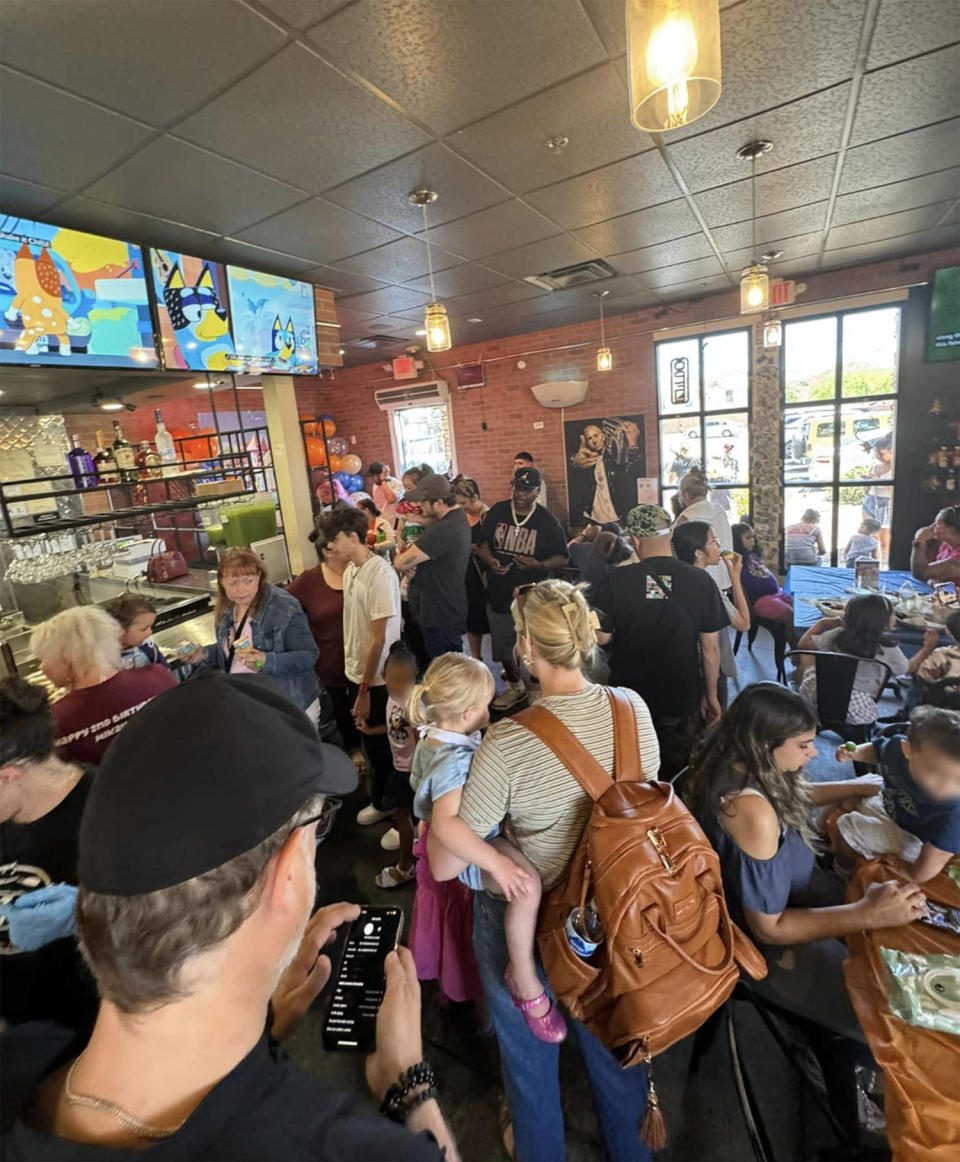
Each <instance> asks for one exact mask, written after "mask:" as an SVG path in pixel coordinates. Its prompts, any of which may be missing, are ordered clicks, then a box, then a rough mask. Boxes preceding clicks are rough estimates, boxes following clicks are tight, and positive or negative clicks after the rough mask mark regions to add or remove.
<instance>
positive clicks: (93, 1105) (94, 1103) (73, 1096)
mask: <svg viewBox="0 0 960 1162" xmlns="http://www.w3.org/2000/svg"><path fill="white" fill-rule="evenodd" d="M82 1056H83V1054H82V1053H81V1054H80V1057H82ZM80 1057H78V1058H77V1059H76V1061H74V1063H73V1064H72V1065H71V1066H70V1069H69V1071H68V1073H67V1079H66V1081H65V1082H64V1083H63V1096H64V1097H65V1098H66V1099H67V1101H68V1103H69V1104H70V1105H72V1106H86V1107H87V1108H88V1109H91V1110H100V1112H101V1113H105V1114H109V1115H110V1116H111V1117H113V1118H116V1119H117V1121H118V1122H119V1123H120V1125H121V1126H124V1127H125V1128H126V1129H128V1130H133V1132H134V1133H135V1134H137V1135H139V1136H140V1137H141V1138H154V1139H155V1138H169V1137H170V1136H171V1135H172V1134H175V1133H176V1132H177V1131H178V1130H179V1129H181V1128H182V1127H183V1124H184V1122H186V1120H187V1119H186V1118H184V1119H183V1121H182V1122H178V1123H177V1124H176V1125H175V1126H149V1125H147V1123H146V1122H141V1121H140V1119H139V1118H135V1117H134V1116H133V1114H128V1113H127V1111H126V1110H123V1109H121V1108H120V1107H119V1106H118V1105H114V1103H113V1102H112V1101H105V1100H104V1099H103V1098H99V1097H90V1095H89V1094H86V1093H74V1091H73V1089H72V1087H71V1085H70V1082H71V1081H72V1080H73V1071H74V1070H75V1069H76V1068H77V1066H78V1065H79V1064H80Z"/></svg>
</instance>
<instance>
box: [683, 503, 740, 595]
mask: <svg viewBox="0 0 960 1162" xmlns="http://www.w3.org/2000/svg"><path fill="white" fill-rule="evenodd" d="M682 515H683V516H685V517H686V518H687V520H705V521H706V522H707V524H710V525H713V531H714V532H715V533H716V534H717V540H718V541H719V542H720V548H721V550H724V549H726V550H728V551H730V552H732V551H733V533H732V532H731V531H730V522H729V521H728V520H727V514H726V513H725V512H724V511H723V509H722V508H721V507H720V505H719V504H713V503H712V502H711V501H709V500H707V499H703V500H697V501H695V502H694V503H693V504H691V505H688V506H687V507H686V508H685V509H684V510H683V513H682ZM707 572H708V573H709V574H710V576H711V577H712V578H713V579H714V581H716V583H717V588H718V589H720V590H721V591H723V590H725V589H729V588H730V574H729V573H728V572H727V567H726V565H725V564H724V563H723V561H721V562H720V564H719V565H708V566H707Z"/></svg>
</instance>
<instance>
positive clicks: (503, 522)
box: [483, 500, 567, 613]
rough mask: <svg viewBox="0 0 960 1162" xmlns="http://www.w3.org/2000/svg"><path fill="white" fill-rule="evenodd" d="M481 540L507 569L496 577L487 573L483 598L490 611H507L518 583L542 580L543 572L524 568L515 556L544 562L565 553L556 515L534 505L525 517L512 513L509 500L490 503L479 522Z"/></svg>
mask: <svg viewBox="0 0 960 1162" xmlns="http://www.w3.org/2000/svg"><path fill="white" fill-rule="evenodd" d="M483 540H484V541H485V542H486V543H487V544H488V545H489V546H490V551H491V552H492V553H493V555H494V556H495V557H496V558H497V560H498V561H501V562H502V563H503V564H504V565H507V566H508V567H509V572H507V573H504V574H502V575H500V576H498V575H497V574H496V573H493V572H492V571H488V573H487V600H488V601H489V602H490V608H491V609H492V610H493V611H494V613H508V612H509V610H510V603H511V602H512V601H513V591H514V589H516V588H517V586H518V585H528V584H531V583H533V582H536V581H542V580H543V578H544V574H543V571H542V570H540V569H525V568H523V566H522V565H518V564H517V557H533V559H534V560H535V561H546V560H547V558H548V557H556V556H557V555H561V556H564V557H565V556H567V541H566V538H565V537H564V535H563V528H562V526H561V524H560V522H559V521H558V520H557V518H556V517H555V516H554V515H553V514H552V513H550V512H547V510H546V509H545V508H544V507H543V506H542V505H539V504H538V505H535V507H534V509H533V511H532V512H531V513H530V514H529V515H528V516H527V517H525V518H524V517H520V516H515V515H514V511H513V506H512V504H511V503H510V501H509V500H501V501H499V502H498V503H497V504H495V505H493V507H492V508H491V509H490V511H489V512H488V513H487V515H486V518H485V519H484V522H483Z"/></svg>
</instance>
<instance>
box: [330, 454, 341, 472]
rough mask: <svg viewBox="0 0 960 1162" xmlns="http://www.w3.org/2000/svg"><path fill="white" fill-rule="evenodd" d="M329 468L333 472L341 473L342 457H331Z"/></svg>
mask: <svg viewBox="0 0 960 1162" xmlns="http://www.w3.org/2000/svg"><path fill="white" fill-rule="evenodd" d="M329 468H330V471H331V472H339V471H340V457H339V456H331V457H330V463H329Z"/></svg>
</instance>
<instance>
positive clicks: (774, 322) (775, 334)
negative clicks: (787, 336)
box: [763, 311, 783, 347]
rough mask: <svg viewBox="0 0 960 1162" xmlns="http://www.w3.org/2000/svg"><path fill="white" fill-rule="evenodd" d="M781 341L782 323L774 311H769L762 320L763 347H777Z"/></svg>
mask: <svg viewBox="0 0 960 1162" xmlns="http://www.w3.org/2000/svg"><path fill="white" fill-rule="evenodd" d="M782 343H783V323H781V321H780V316H779V315H778V314H777V312H776V311H771V312H770V314H769V315H766V316H765V317H764V320H763V345H764V347H779V346H780V345H781V344H782Z"/></svg>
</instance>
